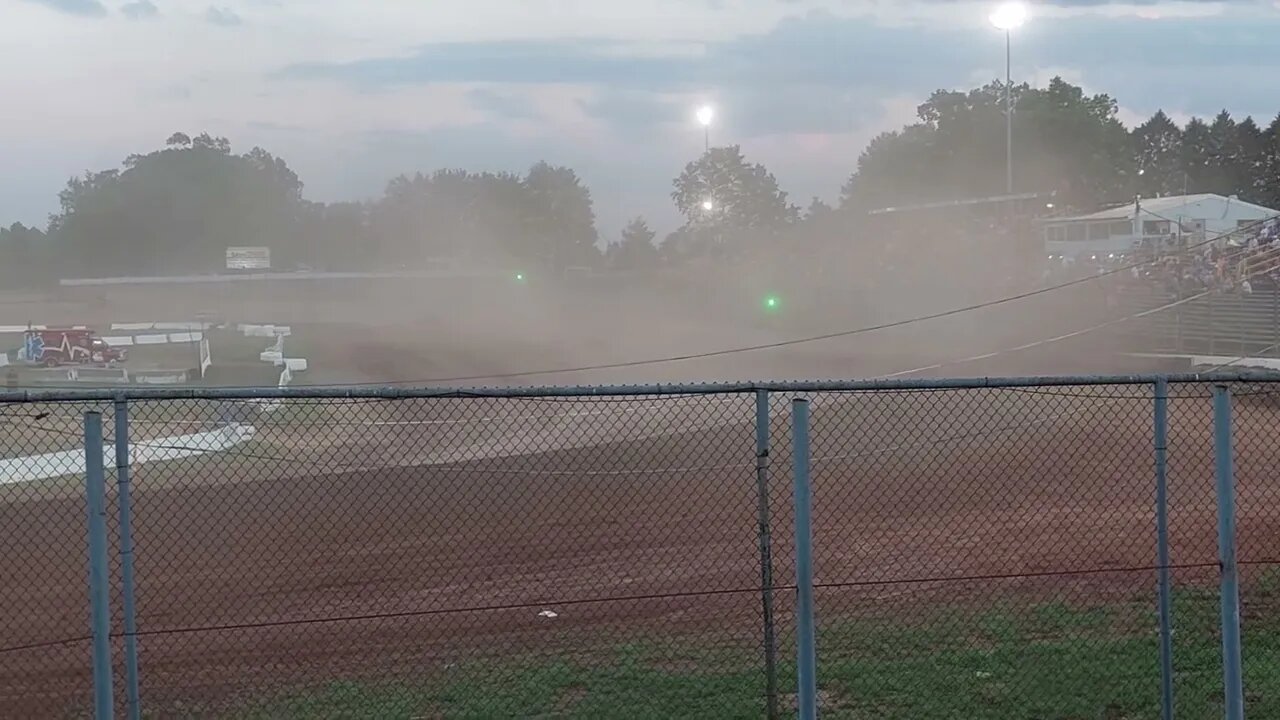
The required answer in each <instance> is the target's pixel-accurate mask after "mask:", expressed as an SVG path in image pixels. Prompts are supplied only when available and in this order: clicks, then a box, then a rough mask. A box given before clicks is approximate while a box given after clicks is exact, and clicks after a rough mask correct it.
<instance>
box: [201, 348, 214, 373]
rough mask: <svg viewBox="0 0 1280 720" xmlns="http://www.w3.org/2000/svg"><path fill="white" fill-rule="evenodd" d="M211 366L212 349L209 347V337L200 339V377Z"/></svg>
mask: <svg viewBox="0 0 1280 720" xmlns="http://www.w3.org/2000/svg"><path fill="white" fill-rule="evenodd" d="M211 367H213V351H212V350H210V348H209V338H204V339H202V340H201V341H200V377H204V376H205V374H206V373H208V372H209V368H211Z"/></svg>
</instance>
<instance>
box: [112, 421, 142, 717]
mask: <svg viewBox="0 0 1280 720" xmlns="http://www.w3.org/2000/svg"><path fill="white" fill-rule="evenodd" d="M115 411H116V428H115V431H116V498H117V500H118V502H119V510H120V575H121V577H120V582H121V584H122V585H123V590H122V593H121V594H122V598H121V601H122V604H123V605H124V607H123V608H122V609H123V611H124V663H125V700H126V712H127V714H128V717H129V720H139V718H141V717H142V709H141V707H140V706H139V704H138V621H137V610H136V607H137V605H136V602H135V597H134V592H135V591H134V574H133V508H132V502H133V498H132V492H133V486H132V485H131V484H130V482H129V402H128V401H127V400H125V399H124V397H123V396H121V397H119V398H117V399H116V402H115Z"/></svg>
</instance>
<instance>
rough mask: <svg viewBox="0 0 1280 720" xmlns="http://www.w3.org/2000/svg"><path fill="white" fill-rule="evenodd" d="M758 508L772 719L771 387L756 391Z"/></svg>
mask: <svg viewBox="0 0 1280 720" xmlns="http://www.w3.org/2000/svg"><path fill="white" fill-rule="evenodd" d="M756 510H757V513H758V521H759V527H758V528H757V532H758V536H759V542H760V607H761V611H762V613H763V614H764V672H765V698H766V710H767V712H768V717H769V720H777V718H778V647H777V640H776V630H775V627H774V621H773V536H772V533H771V531H770V519H769V391H768V390H757V391H756Z"/></svg>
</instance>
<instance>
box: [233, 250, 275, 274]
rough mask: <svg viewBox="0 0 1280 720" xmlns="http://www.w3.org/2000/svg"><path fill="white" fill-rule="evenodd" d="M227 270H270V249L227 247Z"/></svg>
mask: <svg viewBox="0 0 1280 720" xmlns="http://www.w3.org/2000/svg"><path fill="white" fill-rule="evenodd" d="M227 269H228V270H270V269H271V248H269V247H229V248H227Z"/></svg>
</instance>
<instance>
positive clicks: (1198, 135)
mask: <svg viewBox="0 0 1280 720" xmlns="http://www.w3.org/2000/svg"><path fill="white" fill-rule="evenodd" d="M1214 164H1215V161H1214V158H1213V139H1212V138H1211V136H1210V131H1209V126H1208V125H1207V124H1205V122H1204V121H1203V120H1201V119H1200V118H1191V119H1190V120H1189V121H1187V125H1186V127H1184V128H1183V129H1182V171H1183V172H1184V173H1186V174H1187V176H1186V182H1187V186H1188V187H1189V188H1191V189H1192V191H1193V192H1210V191H1211V190H1210V188H1211V186H1212V183H1213V182H1214Z"/></svg>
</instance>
